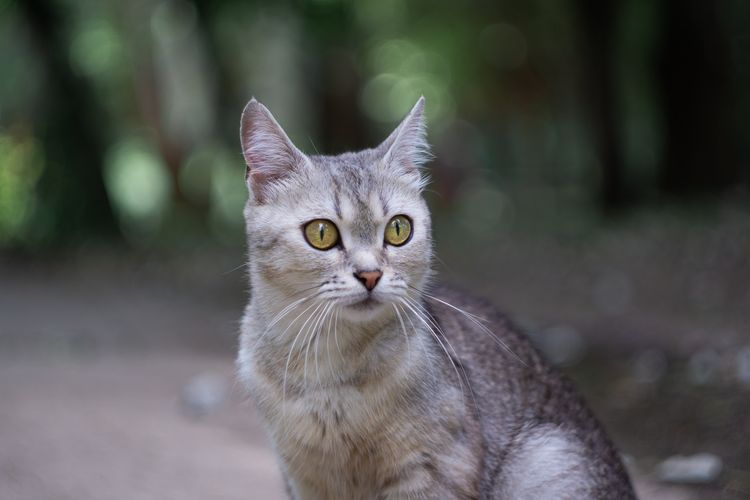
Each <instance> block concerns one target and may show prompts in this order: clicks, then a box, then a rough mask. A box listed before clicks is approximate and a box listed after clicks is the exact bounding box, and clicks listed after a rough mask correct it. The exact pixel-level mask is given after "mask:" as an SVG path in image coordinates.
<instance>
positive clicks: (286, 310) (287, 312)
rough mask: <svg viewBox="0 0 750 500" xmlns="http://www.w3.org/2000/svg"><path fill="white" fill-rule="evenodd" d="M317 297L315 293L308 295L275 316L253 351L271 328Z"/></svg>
mask: <svg viewBox="0 0 750 500" xmlns="http://www.w3.org/2000/svg"><path fill="white" fill-rule="evenodd" d="M316 295H318V294H316V293H313V294H310V295H308V296H307V297H302V298H301V299H298V300H295V301H294V302H292V303H291V304H288V305H287V306H286V307H284V309H282V310H281V311H279V313H277V314H276V316H274V317H273V318H272V319H271V321H270V322H269V324H268V326H266V328H265V329H264V330H263V332H262V333H261V334H260V335H259V336H258V338H257V339H256V340H255V344H254V345H253V350H254V349H255V347H257V345H258V343H259V342H260V341H261V340H262V339H263V337H264V336H265V335H266V334H267V333H268V332H269V331H270V330H271V328H273V327H274V326H275V325H276V324H277V323H278V322H279V321H281V320H282V319H284V317H285V316H286V315H287V314H290V313H291V312H292V311H293V310H294V309H296V308H297V306H299V305H300V304H301V303H302V302H304V301H306V300H309V299H311V298H314V297H315V296H316ZM298 317H299V316H298ZM295 321H296V318H295ZM290 326H291V324H290ZM287 329H288V328H287ZM284 333H286V330H284V332H283V333H282V336H283V334H284Z"/></svg>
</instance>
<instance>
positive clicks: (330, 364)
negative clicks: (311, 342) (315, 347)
mask: <svg viewBox="0 0 750 500" xmlns="http://www.w3.org/2000/svg"><path fill="white" fill-rule="evenodd" d="M337 312H338V309H337V308H336V306H334V308H333V310H331V314H330V315H329V316H328V329H327V330H326V357H327V358H328V368H329V369H330V370H331V378H332V379H333V378H334V377H335V376H336V374H335V372H334V371H333V361H331V323H332V322H333V317H334V316H335V314H336V313H337Z"/></svg>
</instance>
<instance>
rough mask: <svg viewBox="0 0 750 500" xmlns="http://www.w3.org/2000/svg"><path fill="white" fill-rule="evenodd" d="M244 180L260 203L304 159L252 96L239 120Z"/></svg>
mask: <svg viewBox="0 0 750 500" xmlns="http://www.w3.org/2000/svg"><path fill="white" fill-rule="evenodd" d="M240 140H241V142H242V154H243V155H244V157H245V164H246V165H247V170H246V171H245V181H246V182H247V184H248V187H249V188H250V189H251V190H252V193H253V195H254V196H255V200H256V201H257V202H258V203H263V202H264V200H265V198H266V196H267V194H268V190H269V189H270V188H271V187H273V185H274V184H275V183H277V182H278V181H280V180H282V179H283V178H284V177H286V176H287V175H289V174H290V173H292V172H293V171H294V170H296V169H297V168H299V167H300V166H301V165H302V164H304V163H305V162H306V161H307V157H306V156H305V155H304V153H302V152H301V151H300V150H299V149H297V148H296V147H295V146H294V144H292V141H291V140H290V139H289V137H288V136H287V135H286V132H284V129H282V128H281V126H280V125H279V124H278V122H277V121H276V119H274V117H273V115H272V114H271V112H270V111H268V109H267V108H266V107H265V106H263V105H262V104H261V103H259V102H258V101H256V100H255V98H253V99H251V100H250V102H248V103H247V105H246V106H245V109H244V111H242V120H241V123H240Z"/></svg>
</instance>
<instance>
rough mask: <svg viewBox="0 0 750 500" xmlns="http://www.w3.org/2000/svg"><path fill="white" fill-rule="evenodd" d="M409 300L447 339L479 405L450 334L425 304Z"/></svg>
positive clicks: (472, 395) (475, 403)
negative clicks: (448, 334)
mask: <svg viewBox="0 0 750 500" xmlns="http://www.w3.org/2000/svg"><path fill="white" fill-rule="evenodd" d="M406 300H407V301H410V302H411V303H412V305H413V306H414V307H416V308H418V309H419V310H420V311H421V312H422V314H423V315H424V317H425V318H427V319H428V320H429V321H430V323H431V324H432V325H433V326H434V327H435V330H437V332H438V333H440V335H442V337H443V340H445V343H446V344H448V347H449V348H450V349H451V351H453V355H454V356H455V358H456V362H457V363H459V367H460V368H461V372H462V373H463V374H464V379H465V380H466V385H467V386H468V387H469V390H470V392H471V397H472V399H473V400H474V406H475V407H477V402H476V398H475V397H474V391H473V389H472V388H471V383H470V382H469V376H468V375H467V374H466V370H465V369H464V367H463V364H462V363H461V362H460V360H459V356H458V353H457V352H456V349H455V348H454V347H453V345H452V344H451V343H450V340H448V336H447V335H446V334H445V332H444V331H443V328H442V327H441V326H440V325H439V324H438V323H437V320H435V318H434V317H433V316H432V314H431V313H430V312H429V311H428V310H427V309H426V308H425V306H424V305H423V304H421V303H419V302H417V301H416V300H414V299H410V298H408V297H407V298H406ZM477 408H478V407H477Z"/></svg>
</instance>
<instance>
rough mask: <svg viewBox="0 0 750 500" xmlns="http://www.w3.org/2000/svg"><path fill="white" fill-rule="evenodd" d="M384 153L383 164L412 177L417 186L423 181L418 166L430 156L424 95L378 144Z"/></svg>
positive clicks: (420, 185)
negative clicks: (394, 128)
mask: <svg viewBox="0 0 750 500" xmlns="http://www.w3.org/2000/svg"><path fill="white" fill-rule="evenodd" d="M378 148H379V149H380V148H382V149H383V150H384V151H385V153H384V156H383V164H384V165H385V166H386V168H391V169H396V171H398V172H400V173H401V174H403V175H407V176H410V177H414V178H415V179H416V182H417V183H418V185H419V187H420V188H422V187H423V184H424V183H425V181H424V179H423V178H422V175H421V173H420V168H421V167H422V166H423V165H424V164H425V163H427V161H429V160H430V158H431V156H432V155H431V153H430V145H429V143H428V142H427V126H426V125H425V121H424V97H420V98H419V100H418V101H417V103H416V104H415V105H414V107H413V108H412V109H411V111H409V114H408V115H406V118H404V119H403V120H402V121H401V123H400V124H399V126H398V127H396V130H394V131H393V132H392V133H391V135H389V136H388V138H387V139H386V140H385V141H383V143H382V144H381V145H380V146H378Z"/></svg>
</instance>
